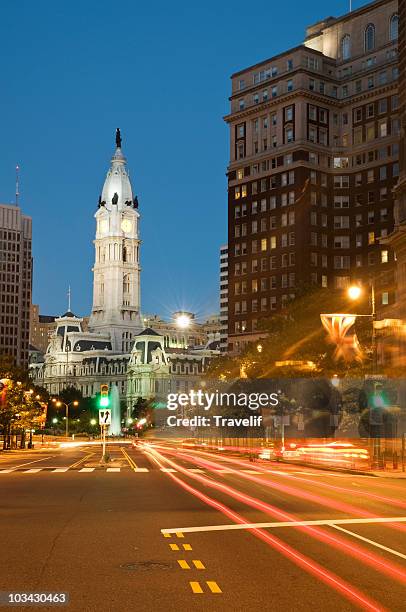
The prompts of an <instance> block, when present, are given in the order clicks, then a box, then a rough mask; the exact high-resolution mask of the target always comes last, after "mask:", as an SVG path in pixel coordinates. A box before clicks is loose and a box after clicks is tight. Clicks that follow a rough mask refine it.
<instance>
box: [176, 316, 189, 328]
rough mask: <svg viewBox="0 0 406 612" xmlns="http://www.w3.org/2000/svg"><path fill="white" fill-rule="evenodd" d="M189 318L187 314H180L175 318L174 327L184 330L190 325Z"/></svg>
mask: <svg viewBox="0 0 406 612" xmlns="http://www.w3.org/2000/svg"><path fill="white" fill-rule="evenodd" d="M190 320H191V319H190V317H189V316H188V315H187V314H180V315H178V316H177V317H176V319H175V321H176V325H177V326H178V327H180V328H181V329H186V328H187V327H189V325H190Z"/></svg>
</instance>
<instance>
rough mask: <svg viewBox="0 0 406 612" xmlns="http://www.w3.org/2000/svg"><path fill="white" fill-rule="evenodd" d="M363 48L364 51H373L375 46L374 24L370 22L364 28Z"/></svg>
mask: <svg viewBox="0 0 406 612" xmlns="http://www.w3.org/2000/svg"><path fill="white" fill-rule="evenodd" d="M364 48H365V51H366V52H368V51H373V49H374V48H375V26H374V25H373V24H372V23H369V24H368V25H367V27H366V28H365V34H364Z"/></svg>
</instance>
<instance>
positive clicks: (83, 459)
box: [69, 453, 94, 468]
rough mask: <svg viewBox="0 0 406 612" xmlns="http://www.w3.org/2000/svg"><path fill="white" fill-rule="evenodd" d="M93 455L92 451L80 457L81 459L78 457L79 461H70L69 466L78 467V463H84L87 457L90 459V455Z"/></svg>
mask: <svg viewBox="0 0 406 612" xmlns="http://www.w3.org/2000/svg"><path fill="white" fill-rule="evenodd" d="M93 455H94V453H88V454H87V455H85V456H84V457H82V459H79V461H76V462H75V463H72V465H70V466H69V467H70V468H76V467H79V465H80V464H81V463H84V461H87V460H88V459H90V457H92V456H93Z"/></svg>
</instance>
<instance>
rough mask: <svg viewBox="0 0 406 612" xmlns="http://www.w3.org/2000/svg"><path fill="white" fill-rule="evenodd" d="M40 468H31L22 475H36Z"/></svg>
mask: <svg viewBox="0 0 406 612" xmlns="http://www.w3.org/2000/svg"><path fill="white" fill-rule="evenodd" d="M41 470H42V468H32V469H31V470H24V474H37V473H38V472H40V471H41Z"/></svg>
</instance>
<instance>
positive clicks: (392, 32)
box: [389, 13, 399, 40]
mask: <svg viewBox="0 0 406 612" xmlns="http://www.w3.org/2000/svg"><path fill="white" fill-rule="evenodd" d="M398 26H399V17H398V15H397V14H396V13H395V15H392V17H391V18H390V22H389V39H390V40H396V39H397V37H398Z"/></svg>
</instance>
